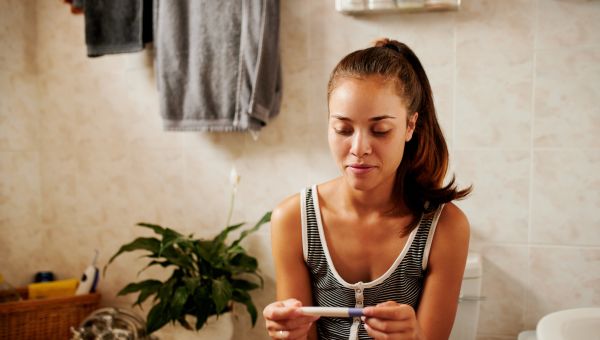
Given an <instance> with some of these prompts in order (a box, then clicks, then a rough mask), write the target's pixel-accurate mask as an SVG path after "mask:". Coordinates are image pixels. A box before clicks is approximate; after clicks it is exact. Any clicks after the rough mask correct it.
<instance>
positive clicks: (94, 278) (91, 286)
mask: <svg viewBox="0 0 600 340" xmlns="http://www.w3.org/2000/svg"><path fill="white" fill-rule="evenodd" d="M94 251H95V252H96V254H95V255H94V259H93V260H92V264H90V265H89V266H87V268H85V270H84V271H83V274H82V275H81V279H80V280H79V285H78V286H77V291H76V292H75V295H81V294H88V293H93V292H95V291H96V286H97V285H98V277H99V275H98V268H97V267H96V261H97V260H98V249H94Z"/></svg>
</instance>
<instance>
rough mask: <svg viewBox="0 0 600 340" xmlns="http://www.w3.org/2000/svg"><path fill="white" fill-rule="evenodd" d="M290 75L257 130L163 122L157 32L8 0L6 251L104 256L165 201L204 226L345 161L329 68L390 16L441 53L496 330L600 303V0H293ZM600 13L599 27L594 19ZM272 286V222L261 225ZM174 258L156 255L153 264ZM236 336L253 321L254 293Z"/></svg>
mask: <svg viewBox="0 0 600 340" xmlns="http://www.w3.org/2000/svg"><path fill="white" fill-rule="evenodd" d="M281 23H282V26H281V30H282V34H281V43H282V51H281V52H282V57H283V70H284V87H285V95H284V99H283V106H282V111H281V115H280V117H278V118H277V119H275V120H274V121H273V122H271V123H270V124H269V125H268V127H267V128H266V129H264V130H263V131H262V132H261V134H260V136H259V138H258V140H254V139H253V138H252V137H251V136H250V135H246V134H242V133H232V134H205V133H178V132H163V131H162V128H161V121H160V117H159V112H158V96H157V92H156V87H155V83H154V77H153V69H152V56H151V51H148V50H147V51H144V52H142V53H136V54H125V55H118V56H106V57H101V58H96V59H88V58H87V57H86V51H85V45H84V35H83V18H82V17H81V16H74V15H71V14H70V13H69V9H68V7H67V6H66V5H64V4H63V3H62V2H61V1H58V0H56V1H41V0H38V1H18V0H4V1H2V2H0V270H1V271H2V273H3V274H4V276H5V277H6V278H7V279H9V280H11V281H12V282H13V283H14V284H16V285H25V284H26V283H28V282H29V280H30V279H31V277H32V274H33V273H34V272H36V271H38V270H43V269H45V270H52V271H54V272H55V273H56V274H57V275H58V276H59V277H61V278H67V277H77V276H79V273H80V272H81V270H82V269H83V268H84V267H85V266H86V265H87V264H88V262H89V261H90V260H91V258H92V255H93V249H94V248H97V249H99V250H100V254H101V255H100V263H101V264H104V263H106V261H107V259H108V258H109V256H110V255H112V253H114V252H115V251H116V250H117V249H118V247H119V245H121V244H123V243H125V242H128V241H130V240H131V239H132V238H133V237H135V236H137V235H142V234H145V233H146V232H145V231H143V230H139V228H136V227H134V224H135V223H136V222H140V221H148V222H155V223H162V224H165V225H169V226H172V227H174V228H176V229H178V230H180V231H183V232H186V233H187V232H194V233H195V234H196V235H200V236H210V235H214V234H215V233H216V232H217V230H219V228H220V227H221V226H222V225H223V224H224V223H225V220H226V215H227V209H228V204H229V195H230V192H231V190H230V186H229V184H228V174H229V170H230V168H231V167H232V166H233V165H235V166H236V168H237V170H238V172H239V174H240V175H241V183H240V187H239V191H238V195H237V197H236V207H235V211H234V214H233V220H234V221H249V222H253V221H255V220H256V219H258V218H259V217H260V216H261V215H262V214H263V213H264V212H265V211H267V210H269V209H272V208H273V206H274V205H275V204H276V203H277V202H278V201H280V200H281V199H282V198H284V197H285V196H287V195H290V194H293V193H295V192H297V191H298V190H300V189H301V188H302V187H305V186H307V185H310V184H311V183H318V182H321V181H324V180H326V179H328V178H330V177H332V176H335V175H336V174H337V169H336V168H335V166H334V164H333V162H332V161H331V160H330V157H329V154H328V150H327V145H326V135H325V133H326V112H327V111H326V102H325V86H326V80H327V77H328V73H329V72H330V70H331V69H332V67H333V66H334V65H335V63H336V61H337V60H339V59H340V58H341V57H342V56H343V55H345V54H346V53H348V52H350V51H352V50H354V49H357V48H362V47H366V46H368V45H369V42H371V41H373V40H374V39H375V38H377V37H382V36H387V37H392V38H395V39H398V40H400V41H404V42H406V43H407V44H408V45H409V46H411V47H413V48H414V50H415V51H416V53H417V55H418V56H419V57H420V58H421V60H422V62H423V64H424V66H425V69H426V70H427V71H428V73H429V76H430V80H431V83H432V85H433V91H434V96H435V100H436V104H437V108H438V113H439V119H440V121H441V124H442V127H443V130H444V132H445V134H446V137H447V139H448V141H449V144H450V147H451V156H452V169H453V171H455V173H456V175H457V178H458V180H459V182H460V183H461V185H468V184H473V185H474V192H473V194H472V196H471V197H470V198H469V199H468V200H465V201H463V202H460V203H459V205H460V206H461V207H462V208H463V210H464V211H465V212H466V213H467V215H468V217H469V219H470V221H471V227H472V241H471V248H472V250H474V251H479V252H481V253H482V254H483V257H484V280H483V294H484V295H485V296H487V300H486V301H485V302H483V304H482V314H481V319H480V322H479V329H478V333H479V338H480V339H514V338H515V336H516V334H517V333H518V332H519V331H520V330H523V329H532V328H534V327H535V324H536V322H537V320H538V319H539V318H540V317H541V316H542V315H544V314H546V313H548V312H551V311H554V310H557V309H563V308H570V307H578V306H590V305H596V306H597V305H600V290H599V289H598V287H600V231H599V230H600V217H599V216H600V215H599V214H598V211H600V196H599V193H600V152H599V151H600V109H599V106H598V105H597V103H596V102H597V99H598V98H600V86H599V84H600V36H599V35H598V34H597V32H600V2H598V1H585V0H570V1H566V0H562V1H559V0H507V1H501V0H463V6H462V9H461V10H460V11H459V12H451V13H421V14H395V15H369V16H359V17H352V16H345V15H342V14H339V13H337V12H335V10H334V1H320V0H310V1H294V0H283V1H282V17H281ZM594 32H596V33H594ZM246 246H247V247H248V249H249V250H250V252H252V253H253V254H255V255H256V256H257V257H258V258H259V261H260V264H261V268H262V271H263V273H264V275H265V278H266V283H265V288H264V289H263V290H262V291H257V292H256V293H255V294H254V297H255V300H256V302H257V304H258V308H259V309H262V308H263V307H264V306H265V305H266V304H267V303H269V302H270V301H272V300H273V298H274V282H273V277H274V274H273V265H272V261H271V258H270V249H269V247H270V246H269V229H268V227H265V228H263V229H262V230H261V231H260V232H259V233H258V234H256V235H254V236H252V237H251V238H249V239H248V241H247V242H246ZM138 268H140V262H139V260H137V259H136V257H135V256H133V255H132V256H123V257H122V258H120V259H118V260H117V261H116V262H115V263H114V264H113V265H111V267H109V270H108V272H107V275H106V276H105V277H103V279H102V282H101V286H100V287H101V288H100V289H101V291H102V294H103V298H104V303H105V304H110V305H127V304H128V303H129V302H130V301H131V299H126V298H119V299H117V298H116V297H115V293H116V291H117V290H118V289H119V288H120V287H122V286H123V285H124V284H125V283H126V282H128V281H131V280H134V279H135V278H136V272H137V269H138ZM152 275H158V276H160V275H163V274H161V273H160V272H149V273H147V274H143V275H142V277H143V276H152ZM236 315H237V316H236V322H235V324H236V326H235V327H236V338H240V339H241V338H245V339H264V338H265V331H264V326H263V325H262V321H259V323H258V325H257V326H256V328H254V329H252V330H251V331H250V332H248V331H247V329H248V327H249V324H250V323H249V320H248V317H247V316H246V315H245V313H244V312H243V311H236Z"/></svg>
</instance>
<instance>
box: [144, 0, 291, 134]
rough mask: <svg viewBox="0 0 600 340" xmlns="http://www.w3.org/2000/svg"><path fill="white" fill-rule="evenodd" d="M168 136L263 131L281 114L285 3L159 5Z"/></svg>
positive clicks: (183, 0) (202, 0)
mask: <svg viewBox="0 0 600 340" xmlns="http://www.w3.org/2000/svg"><path fill="white" fill-rule="evenodd" d="M156 6H157V7H156V9H155V15H156V18H155V20H156V22H155V46H156V71H157V82H158V89H159V92H160V102H161V105H160V106H161V115H162V117H163V122H164V127H165V129H166V130H181V131H246V130H253V131H257V130H260V128H262V127H263V126H265V125H266V124H267V123H268V121H269V120H270V119H272V118H273V117H275V116H276V115H277V114H278V113H279V106H280V100H281V67H280V59H279V0H219V1H214V0H178V1H160V2H159V1H157V2H156Z"/></svg>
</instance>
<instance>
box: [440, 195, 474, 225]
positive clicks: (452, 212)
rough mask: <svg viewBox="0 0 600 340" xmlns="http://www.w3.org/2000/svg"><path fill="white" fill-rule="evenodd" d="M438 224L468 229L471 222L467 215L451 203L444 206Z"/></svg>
mask: <svg viewBox="0 0 600 340" xmlns="http://www.w3.org/2000/svg"><path fill="white" fill-rule="evenodd" d="M438 224H441V225H451V226H454V228H457V229H464V228H467V229H468V227H469V220H468V219H467V215H465V213H464V212H463V211H462V210H461V209H460V208H459V207H458V206H457V205H456V204H454V203H452V202H449V203H446V204H444V206H443V208H442V211H441V213H440V217H439V221H438Z"/></svg>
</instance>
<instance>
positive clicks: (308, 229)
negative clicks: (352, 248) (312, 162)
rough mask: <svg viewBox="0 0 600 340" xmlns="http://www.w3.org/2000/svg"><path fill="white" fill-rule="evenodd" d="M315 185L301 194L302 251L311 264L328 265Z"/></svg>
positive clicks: (305, 259) (307, 261) (306, 260)
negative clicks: (320, 233)
mask: <svg viewBox="0 0 600 340" xmlns="http://www.w3.org/2000/svg"><path fill="white" fill-rule="evenodd" d="M314 195H316V191H315V186H313V187H309V188H305V189H304V190H302V193H301V195H300V201H301V205H302V206H301V209H302V251H303V254H304V261H305V262H306V263H307V264H309V265H311V266H315V267H316V266H325V267H326V266H327V263H326V262H327V261H326V258H325V252H324V250H323V245H322V244H321V239H320V235H319V225H318V222H317V209H316V208H315V199H314Z"/></svg>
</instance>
